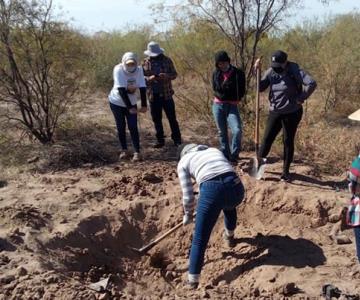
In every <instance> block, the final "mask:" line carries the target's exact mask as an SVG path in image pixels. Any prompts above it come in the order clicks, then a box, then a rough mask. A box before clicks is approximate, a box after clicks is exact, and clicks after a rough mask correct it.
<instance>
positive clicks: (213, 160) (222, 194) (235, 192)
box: [177, 144, 245, 288]
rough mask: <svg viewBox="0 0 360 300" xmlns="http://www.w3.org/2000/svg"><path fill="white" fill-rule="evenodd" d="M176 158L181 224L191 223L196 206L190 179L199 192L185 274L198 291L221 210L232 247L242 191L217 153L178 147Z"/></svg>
mask: <svg viewBox="0 0 360 300" xmlns="http://www.w3.org/2000/svg"><path fill="white" fill-rule="evenodd" d="M178 158H179V163H178V167H177V171H178V176H179V180H180V185H181V189H182V193H183V205H184V217H183V224H184V225H187V224H190V223H191V222H192V221H193V216H194V211H195V206H196V203H195V197H194V192H193V184H192V181H191V179H195V181H196V183H197V184H198V185H199V190H200V195H199V199H198V202H197V209H196V216H195V230H194V234H193V239H192V245H191V250H190V263H189V273H188V284H189V287H190V288H197V286H198V284H199V280H200V273H201V269H202V266H203V263H204V255H205V250H206V247H207V243H208V241H209V238H210V235H211V231H212V229H213V228H214V226H215V224H216V221H217V219H218V217H219V215H220V213H221V211H223V213H224V223H225V224H224V225H225V232H224V238H225V241H226V242H227V244H228V246H229V247H234V246H235V239H234V230H235V228H236V221H237V213H236V206H238V205H239V204H240V203H241V202H242V200H243V199H244V193H245V192H244V186H243V184H242V182H241V180H240V178H239V177H238V176H237V174H236V173H235V171H234V169H233V167H232V166H231V164H230V162H229V161H228V160H227V158H226V157H225V156H224V154H223V153H222V152H221V151H220V150H218V149H216V148H211V147H210V148H209V147H208V146H206V145H197V144H187V145H181V146H180V148H179V157H178Z"/></svg>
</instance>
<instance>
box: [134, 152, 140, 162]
mask: <svg viewBox="0 0 360 300" xmlns="http://www.w3.org/2000/svg"><path fill="white" fill-rule="evenodd" d="M140 160H141V154H140V153H139V152H135V153H134V156H133V158H132V161H140Z"/></svg>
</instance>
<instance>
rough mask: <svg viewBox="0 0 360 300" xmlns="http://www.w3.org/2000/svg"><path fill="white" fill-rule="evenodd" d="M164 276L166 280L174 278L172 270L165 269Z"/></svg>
mask: <svg viewBox="0 0 360 300" xmlns="http://www.w3.org/2000/svg"><path fill="white" fill-rule="evenodd" d="M165 278H166V279H167V280H169V281H172V280H173V279H174V277H173V274H172V272H170V271H167V272H166V273H165Z"/></svg>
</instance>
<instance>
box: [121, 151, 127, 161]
mask: <svg viewBox="0 0 360 300" xmlns="http://www.w3.org/2000/svg"><path fill="white" fill-rule="evenodd" d="M127 156H128V152H127V150H121V152H120V154H119V160H123V159H125V158H127Z"/></svg>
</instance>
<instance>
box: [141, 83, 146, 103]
mask: <svg viewBox="0 0 360 300" xmlns="http://www.w3.org/2000/svg"><path fill="white" fill-rule="evenodd" d="M140 98H141V107H147V101H146V87H141V88H140Z"/></svg>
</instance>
